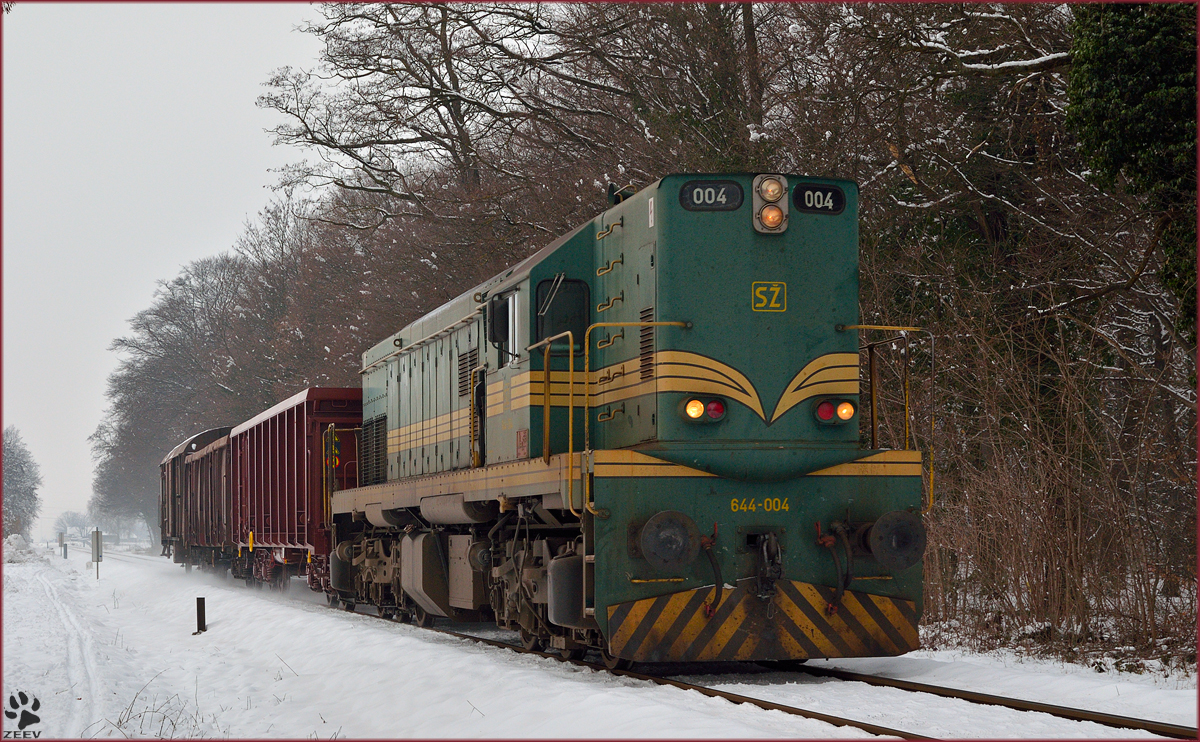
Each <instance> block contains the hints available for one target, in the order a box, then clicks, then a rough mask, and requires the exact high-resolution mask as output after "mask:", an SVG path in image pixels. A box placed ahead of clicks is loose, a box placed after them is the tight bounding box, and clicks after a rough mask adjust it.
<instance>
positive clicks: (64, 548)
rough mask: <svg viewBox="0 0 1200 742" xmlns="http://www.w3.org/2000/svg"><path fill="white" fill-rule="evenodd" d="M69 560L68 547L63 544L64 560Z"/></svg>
mask: <svg viewBox="0 0 1200 742" xmlns="http://www.w3.org/2000/svg"><path fill="white" fill-rule="evenodd" d="M66 558H67V545H66V544H63V559H66Z"/></svg>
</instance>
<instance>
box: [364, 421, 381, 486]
mask: <svg viewBox="0 0 1200 742" xmlns="http://www.w3.org/2000/svg"><path fill="white" fill-rule="evenodd" d="M358 458H359V466H358V476H359V481H360V482H362V485H361V486H363V487H365V486H367V485H369V484H382V483H384V482H386V481H387V416H386V415H380V416H379V417H376V418H372V419H370V420H366V421H364V422H363V426H362V451H360V452H359V457H358Z"/></svg>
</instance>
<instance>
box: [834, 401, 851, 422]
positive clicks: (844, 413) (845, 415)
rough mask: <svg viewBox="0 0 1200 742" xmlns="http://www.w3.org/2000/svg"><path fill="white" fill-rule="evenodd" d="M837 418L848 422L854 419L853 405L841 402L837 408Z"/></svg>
mask: <svg viewBox="0 0 1200 742" xmlns="http://www.w3.org/2000/svg"><path fill="white" fill-rule="evenodd" d="M837 416H838V418H839V419H842V420H849V419H850V418H852V417H854V405H852V404H850V403H849V402H842V403H841V404H839V405H838V406H837Z"/></svg>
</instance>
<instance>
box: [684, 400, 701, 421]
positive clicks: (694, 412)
mask: <svg viewBox="0 0 1200 742" xmlns="http://www.w3.org/2000/svg"><path fill="white" fill-rule="evenodd" d="M683 411H684V412H685V413H686V414H687V416H688V417H690V418H692V419H693V420H699V419H700V417H701V416H702V415H703V414H704V403H703V402H701V401H700V400H698V399H691V400H688V403H687V406H686V407H684V408H683Z"/></svg>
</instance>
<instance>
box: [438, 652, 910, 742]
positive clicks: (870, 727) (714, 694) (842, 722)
mask: <svg viewBox="0 0 1200 742" xmlns="http://www.w3.org/2000/svg"><path fill="white" fill-rule="evenodd" d="M427 630H428V631H433V632H436V633H439V634H445V635H447V636H453V637H457V638H459V639H466V640H468V641H473V642H477V643H480V644H487V645H490V646H493V647H498V648H500V649H507V650H510V651H513V652H518V653H520V654H534V655H538V656H540V657H547V658H550V659H554V660H558V661H559V662H566V663H569V664H572V665H579V666H580V667H588V668H591V669H593V670H599V671H601V672H607V673H610V674H612V675H620V676H622V677H627V678H634V679H636V680H645V681H648V682H651V683H655V684H657V685H669V686H672V687H674V688H680V689H682V690H694V691H696V692H697V693H700V694H702V695H705V696H708V697H709V698H724V699H725V700H727V701H730V702H731V703H736V704H747V705H750V706H757V707H758V708H761V709H764V710H767V711H782V712H783V713H785V714H791V715H793V716H802V717H804V718H806V719H814V720H816V721H823V722H825V723H827V724H832V725H834V726H839V727H843V726H845V727H854V728H856V729H861V730H863V731H864V732H867V733H868V734H877V735H880V736H883V737H898V738H900V739H934V738H933V737H927V736H925V735H923V734H915V733H913V732H905V731H901V730H899V729H891V728H889V727H883V726H879V725H878V724H871V723H869V722H865V721H857V720H854V719H847V718H845V717H842V716H834V715H832V714H823V713H821V712H819V711H811V710H809V709H802V708H797V707H795V706H787V705H784V704H781V703H774V702H772V701H764V700H762V699H761V698H751V697H750V696H743V695H739V694H737V693H730V692H728V691H722V690H717V689H715V688H707V687H705V686H702V685H693V684H692V683H685V682H683V681H682V680H675V679H673V678H666V677H661V676H657V675H644V674H642V673H640V672H633V671H632V670H610V669H609V668H607V667H605V666H604V665H600V664H596V663H593V662H587V661H585V660H569V659H563V658H562V657H560V656H559V655H557V654H551V653H548V652H539V651H536V650H531V649H525V648H524V647H519V646H516V645H513V644H508V643H507V642H502V641H499V640H497V639H486V638H484V637H480V636H474V635H472V634H463V633H460V632H458V631H450V630H448V629H438V628H429V629H427Z"/></svg>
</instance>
